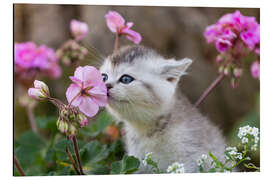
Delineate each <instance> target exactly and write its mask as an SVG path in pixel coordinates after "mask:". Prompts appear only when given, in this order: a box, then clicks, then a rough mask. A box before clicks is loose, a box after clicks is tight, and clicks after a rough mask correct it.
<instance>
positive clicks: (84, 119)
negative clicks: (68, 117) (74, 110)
mask: <svg viewBox="0 0 270 180" xmlns="http://www.w3.org/2000/svg"><path fill="white" fill-rule="evenodd" d="M77 118H78V120H79V123H80V127H83V126H87V125H88V119H87V117H86V116H85V115H84V114H82V113H80V114H78V116H77Z"/></svg>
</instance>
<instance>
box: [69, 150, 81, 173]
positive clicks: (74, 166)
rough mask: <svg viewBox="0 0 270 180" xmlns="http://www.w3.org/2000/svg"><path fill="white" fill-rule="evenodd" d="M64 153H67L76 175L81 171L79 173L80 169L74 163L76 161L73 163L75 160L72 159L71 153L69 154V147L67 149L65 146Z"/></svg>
mask: <svg viewBox="0 0 270 180" xmlns="http://www.w3.org/2000/svg"><path fill="white" fill-rule="evenodd" d="M66 153H67V155H68V158H69V160H70V162H71V164H72V166H73V168H74V170H75V171H76V173H77V174H78V175H80V174H81V173H80V171H79V170H78V168H77V165H76V163H75V161H74V159H73V157H72V155H71V153H70V151H69V149H68V147H67V146H66Z"/></svg>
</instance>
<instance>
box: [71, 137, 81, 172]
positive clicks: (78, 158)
mask: <svg viewBox="0 0 270 180" xmlns="http://www.w3.org/2000/svg"><path fill="white" fill-rule="evenodd" d="M72 142H73V147H74V151H75V154H76V158H77V161H78V164H79V169H80V173H81V174H82V175H84V173H83V169H82V164H81V159H80V154H79V148H78V143H77V139H76V136H73V137H72Z"/></svg>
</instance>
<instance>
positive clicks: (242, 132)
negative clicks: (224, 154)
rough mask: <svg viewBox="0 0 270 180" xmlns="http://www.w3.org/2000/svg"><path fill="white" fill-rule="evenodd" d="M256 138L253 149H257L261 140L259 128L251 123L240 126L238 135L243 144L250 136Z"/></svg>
mask: <svg viewBox="0 0 270 180" xmlns="http://www.w3.org/2000/svg"><path fill="white" fill-rule="evenodd" d="M252 136H253V138H254V145H252V147H251V150H253V151H256V150H257V146H258V142H259V139H260V138H259V129H258V128H256V127H250V126H249V125H247V126H243V127H240V128H239V132H238V137H239V138H240V139H241V142H242V144H246V143H248V142H249V137H252Z"/></svg>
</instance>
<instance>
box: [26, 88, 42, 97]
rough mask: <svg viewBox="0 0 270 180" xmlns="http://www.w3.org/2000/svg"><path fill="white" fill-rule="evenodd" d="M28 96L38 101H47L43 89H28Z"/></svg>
mask: <svg viewBox="0 0 270 180" xmlns="http://www.w3.org/2000/svg"><path fill="white" fill-rule="evenodd" d="M28 95H29V96H30V97H31V98H33V99H36V100H43V99H46V94H44V93H43V92H42V91H41V89H36V88H29V89H28Z"/></svg>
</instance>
